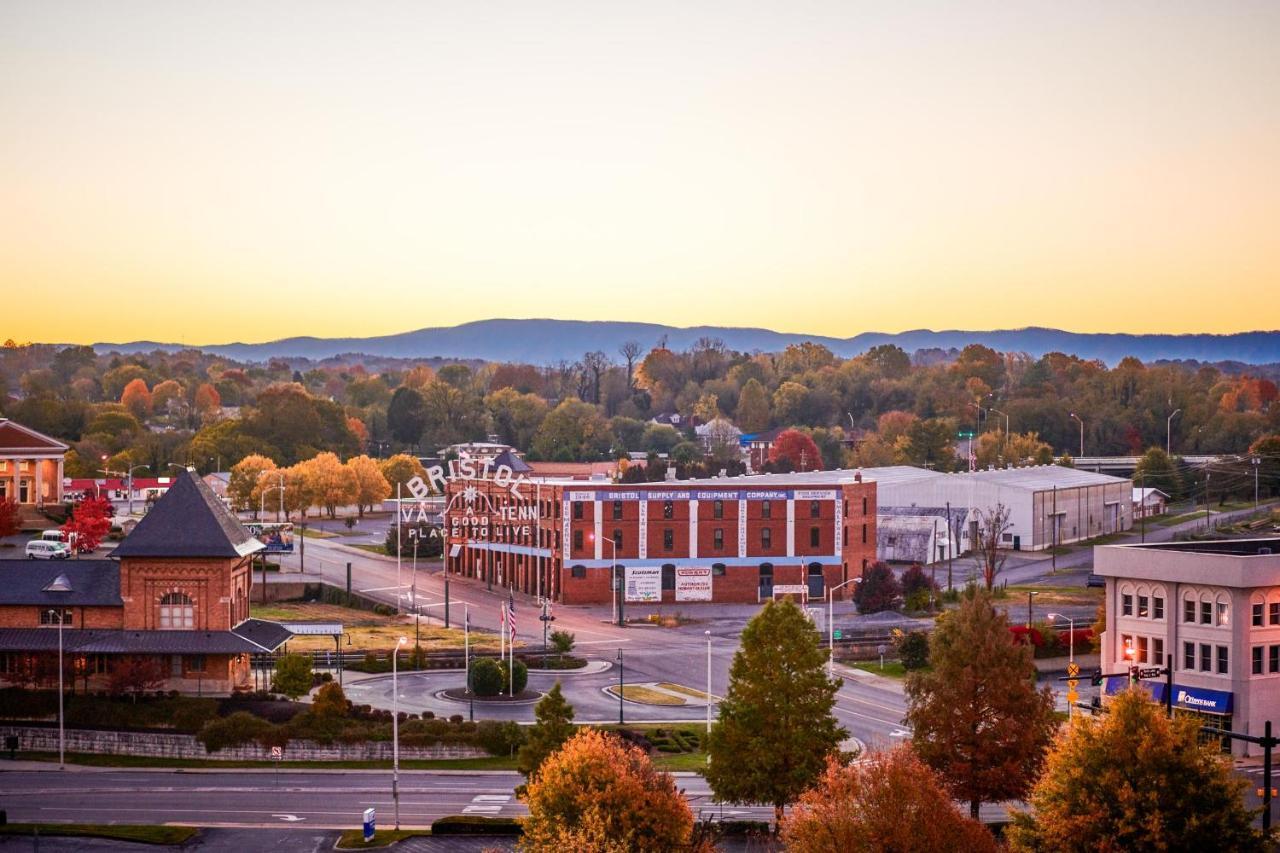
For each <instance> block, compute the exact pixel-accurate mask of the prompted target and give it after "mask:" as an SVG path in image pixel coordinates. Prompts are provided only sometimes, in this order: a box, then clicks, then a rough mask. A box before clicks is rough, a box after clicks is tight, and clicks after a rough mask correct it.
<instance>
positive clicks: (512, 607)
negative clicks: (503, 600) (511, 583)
mask: <svg viewBox="0 0 1280 853" xmlns="http://www.w3.org/2000/svg"><path fill="white" fill-rule="evenodd" d="M504 615H505V619H506V623H507V629H508V630H509V631H510V632H511V643H512V644H513V645H514V644H515V641H516V597H515V596H514V595H512V596H511V597H510V598H508V599H507V609H506V613H505V614H504Z"/></svg>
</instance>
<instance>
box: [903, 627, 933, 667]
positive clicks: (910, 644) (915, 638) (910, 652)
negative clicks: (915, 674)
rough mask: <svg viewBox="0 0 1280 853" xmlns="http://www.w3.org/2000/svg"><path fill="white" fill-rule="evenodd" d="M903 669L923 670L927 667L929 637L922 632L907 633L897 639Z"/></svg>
mask: <svg viewBox="0 0 1280 853" xmlns="http://www.w3.org/2000/svg"><path fill="white" fill-rule="evenodd" d="M897 646H898V657H899V658H901V659H902V668H903V669H924V668H925V667H926V666H928V665H929V636H928V635H927V634H925V632H924V631H908V632H907V633H905V634H903V635H902V636H901V637H899V638H898V639H897Z"/></svg>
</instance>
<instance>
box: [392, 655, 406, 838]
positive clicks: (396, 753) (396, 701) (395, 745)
mask: <svg viewBox="0 0 1280 853" xmlns="http://www.w3.org/2000/svg"><path fill="white" fill-rule="evenodd" d="M407 642H409V638H408V637H401V638H400V639H398V640H396V647H395V648H394V649H392V650H391V799H392V801H393V802H394V803H395V813H396V829H397V830H399V829H400V686H399V680H398V678H397V661H398V660H399V658H400V647H401V646H403V645H404V644H405V643H407Z"/></svg>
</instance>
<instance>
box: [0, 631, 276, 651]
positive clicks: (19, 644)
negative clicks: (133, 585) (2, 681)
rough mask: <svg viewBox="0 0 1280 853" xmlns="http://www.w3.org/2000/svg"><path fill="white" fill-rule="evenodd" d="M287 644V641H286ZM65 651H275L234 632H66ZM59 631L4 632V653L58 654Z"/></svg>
mask: <svg viewBox="0 0 1280 853" xmlns="http://www.w3.org/2000/svg"><path fill="white" fill-rule="evenodd" d="M282 642H283V641H282ZM62 644H63V645H62V647H63V650H64V651H67V652H76V653H80V654H163V655H181V654H196V655H202V654H243V653H246V652H261V651H273V650H274V649H275V648H278V647H279V644H277V645H276V646H273V647H267V646H264V645H261V644H259V643H255V642H253V641H251V640H249V639H246V638H245V637H242V636H240V635H239V634H237V633H236V632H234V631H128V630H120V629H115V630H84V629H78V628H63V629H62ZM57 649H58V629H57V628H56V627H53V628H0V651H6V652H42V651H57Z"/></svg>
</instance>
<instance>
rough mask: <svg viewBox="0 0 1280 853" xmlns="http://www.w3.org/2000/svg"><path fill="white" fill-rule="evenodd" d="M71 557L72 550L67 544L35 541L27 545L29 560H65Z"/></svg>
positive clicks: (41, 540)
mask: <svg viewBox="0 0 1280 853" xmlns="http://www.w3.org/2000/svg"><path fill="white" fill-rule="evenodd" d="M70 556H71V549H70V548H68V547H67V544H66V543H65V542H46V541H44V540H43V539H33V540H31V541H30V542H28V543H27V559H28V560H65V559H67V558H68V557H70Z"/></svg>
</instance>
